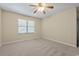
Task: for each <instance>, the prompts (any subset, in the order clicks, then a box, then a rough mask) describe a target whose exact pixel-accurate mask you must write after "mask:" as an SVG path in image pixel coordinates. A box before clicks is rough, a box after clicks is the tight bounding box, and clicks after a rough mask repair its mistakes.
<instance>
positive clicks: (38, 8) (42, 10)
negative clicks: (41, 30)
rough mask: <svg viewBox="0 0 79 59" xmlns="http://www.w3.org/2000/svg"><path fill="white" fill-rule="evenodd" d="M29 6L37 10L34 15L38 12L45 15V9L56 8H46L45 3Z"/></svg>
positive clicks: (51, 7)
mask: <svg viewBox="0 0 79 59" xmlns="http://www.w3.org/2000/svg"><path fill="white" fill-rule="evenodd" d="M29 6H32V7H35V8H36V9H35V10H34V12H33V13H34V14H35V13H36V12H37V11H40V12H43V13H44V14H46V11H45V9H53V8H54V7H53V6H46V4H45V3H38V4H37V5H29Z"/></svg>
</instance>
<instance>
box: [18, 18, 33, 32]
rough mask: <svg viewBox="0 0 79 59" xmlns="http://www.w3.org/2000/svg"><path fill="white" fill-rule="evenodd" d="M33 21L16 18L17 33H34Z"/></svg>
mask: <svg viewBox="0 0 79 59" xmlns="http://www.w3.org/2000/svg"><path fill="white" fill-rule="evenodd" d="M34 32H35V22H34V21H32V20H24V19H18V33H34Z"/></svg>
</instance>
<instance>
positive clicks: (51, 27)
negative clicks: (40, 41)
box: [42, 8, 77, 47]
mask: <svg viewBox="0 0 79 59" xmlns="http://www.w3.org/2000/svg"><path fill="white" fill-rule="evenodd" d="M42 32H43V33H42V35H43V38H46V39H49V40H52V41H57V42H60V43H63V44H67V45H70V46H74V47H76V40H77V39H76V8H70V9H68V10H65V11H63V12H60V13H58V14H54V15H53V16H51V17H49V18H46V19H43V20H42Z"/></svg>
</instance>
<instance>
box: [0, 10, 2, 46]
mask: <svg viewBox="0 0 79 59" xmlns="http://www.w3.org/2000/svg"><path fill="white" fill-rule="evenodd" d="M1 27H2V24H1V9H0V46H1V40H2V30H1V29H2V28H1Z"/></svg>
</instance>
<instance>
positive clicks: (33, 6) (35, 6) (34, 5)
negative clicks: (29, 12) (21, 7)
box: [29, 5, 37, 7]
mask: <svg viewBox="0 0 79 59" xmlns="http://www.w3.org/2000/svg"><path fill="white" fill-rule="evenodd" d="M29 6H32V7H37V5H29Z"/></svg>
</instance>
